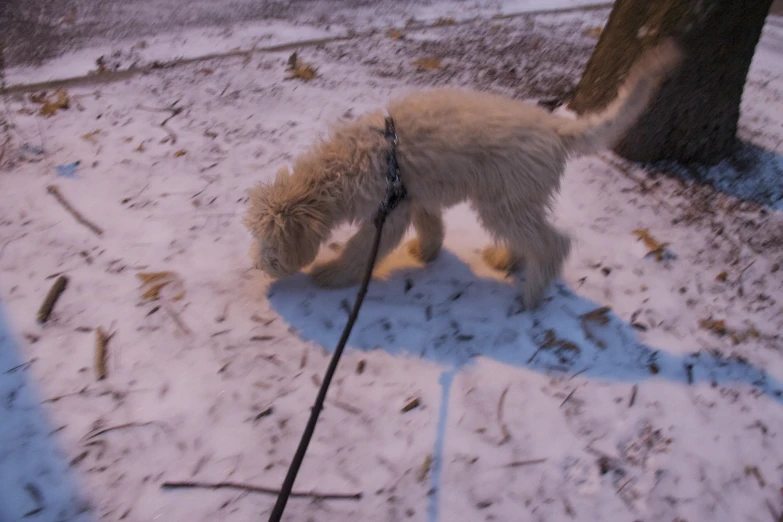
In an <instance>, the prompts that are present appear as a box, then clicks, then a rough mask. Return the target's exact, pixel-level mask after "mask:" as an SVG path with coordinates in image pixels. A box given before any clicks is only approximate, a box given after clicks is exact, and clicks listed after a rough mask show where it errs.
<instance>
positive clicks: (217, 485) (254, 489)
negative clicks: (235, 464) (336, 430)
mask: <svg viewBox="0 0 783 522" xmlns="http://www.w3.org/2000/svg"><path fill="white" fill-rule="evenodd" d="M160 487H162V488H164V489H182V488H201V489H241V490H243V491H250V492H251V493H263V494H266V495H277V494H279V493H280V490H279V489H272V488H265V487H263V486H253V485H252V484H242V483H239V482H164V483H163V484H161V486H160ZM291 496H292V497H299V498H315V499H318V500H360V499H361V498H362V494H361V493H321V492H319V491H294V492H292V493H291Z"/></svg>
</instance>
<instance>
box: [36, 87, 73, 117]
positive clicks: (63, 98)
mask: <svg viewBox="0 0 783 522" xmlns="http://www.w3.org/2000/svg"><path fill="white" fill-rule="evenodd" d="M70 105H71V101H70V100H69V99H68V93H67V92H65V90H64V89H57V90H56V91H54V93H52V95H51V96H48V97H47V98H46V99H45V100H44V103H43V105H42V106H41V111H40V112H41V115H42V116H54V115H55V114H56V113H57V111H58V110H59V109H67V108H68V107H70Z"/></svg>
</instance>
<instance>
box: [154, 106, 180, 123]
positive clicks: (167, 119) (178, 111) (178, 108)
mask: <svg viewBox="0 0 783 522" xmlns="http://www.w3.org/2000/svg"><path fill="white" fill-rule="evenodd" d="M169 110H171V115H170V116H169V117H168V118H166V119H165V120H163V121H162V122H161V124H160V126H161V127H163V126H164V125H166V124H167V123H168V122H169V120H170V119H171V118H173V117H174V116H176V115H177V114H181V113H182V111H184V110H185V108H184V107H177V108H176V109H174V108H172V109H169Z"/></svg>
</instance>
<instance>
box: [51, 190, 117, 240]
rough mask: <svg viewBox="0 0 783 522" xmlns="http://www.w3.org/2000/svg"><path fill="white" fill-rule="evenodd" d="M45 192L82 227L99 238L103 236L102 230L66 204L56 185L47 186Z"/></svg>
mask: <svg viewBox="0 0 783 522" xmlns="http://www.w3.org/2000/svg"><path fill="white" fill-rule="evenodd" d="M46 190H47V192H49V194H51V195H52V196H54V198H55V199H56V200H57V202H58V203H60V205H62V206H63V208H64V209H65V210H67V211H68V212H69V213H70V214H71V215H72V216H73V217H74V218H75V219H76V221H78V222H79V223H81V224H82V225H84V226H85V227H87V228H89V229H90V230H91V231H93V232H94V233H95V234H96V235H98V236H101V235H103V230H102V229H101V228H100V227H99V226H97V225H95V224H93V223H92V222H90V221H89V220H88V219H87V218H85V217H84V216H83V215H81V213H79V211H78V210H76V209H75V208H73V206H72V205H71V204H70V203H68V200H66V199H65V197H64V196H63V195H62V194H61V193H60V189H59V188H58V187H57V185H49V186H48V187H46Z"/></svg>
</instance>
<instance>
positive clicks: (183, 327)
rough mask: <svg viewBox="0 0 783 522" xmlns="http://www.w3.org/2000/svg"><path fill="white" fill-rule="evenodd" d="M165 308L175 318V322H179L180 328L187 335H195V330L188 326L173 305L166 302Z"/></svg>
mask: <svg viewBox="0 0 783 522" xmlns="http://www.w3.org/2000/svg"><path fill="white" fill-rule="evenodd" d="M164 308H165V309H166V311H167V312H168V313H169V315H170V316H171V318H172V319H174V322H175V323H176V324H177V326H178V327H179V329H180V330H182V331H183V332H184V333H185V335H187V336H191V335H193V332H191V331H190V328H188V327H187V325H186V324H185V322H184V321H183V320H182V318H181V317H180V316H179V314H178V313H177V312H176V310H174V309H173V308H172V307H171V306H169V304H168V303H166V302H164Z"/></svg>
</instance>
